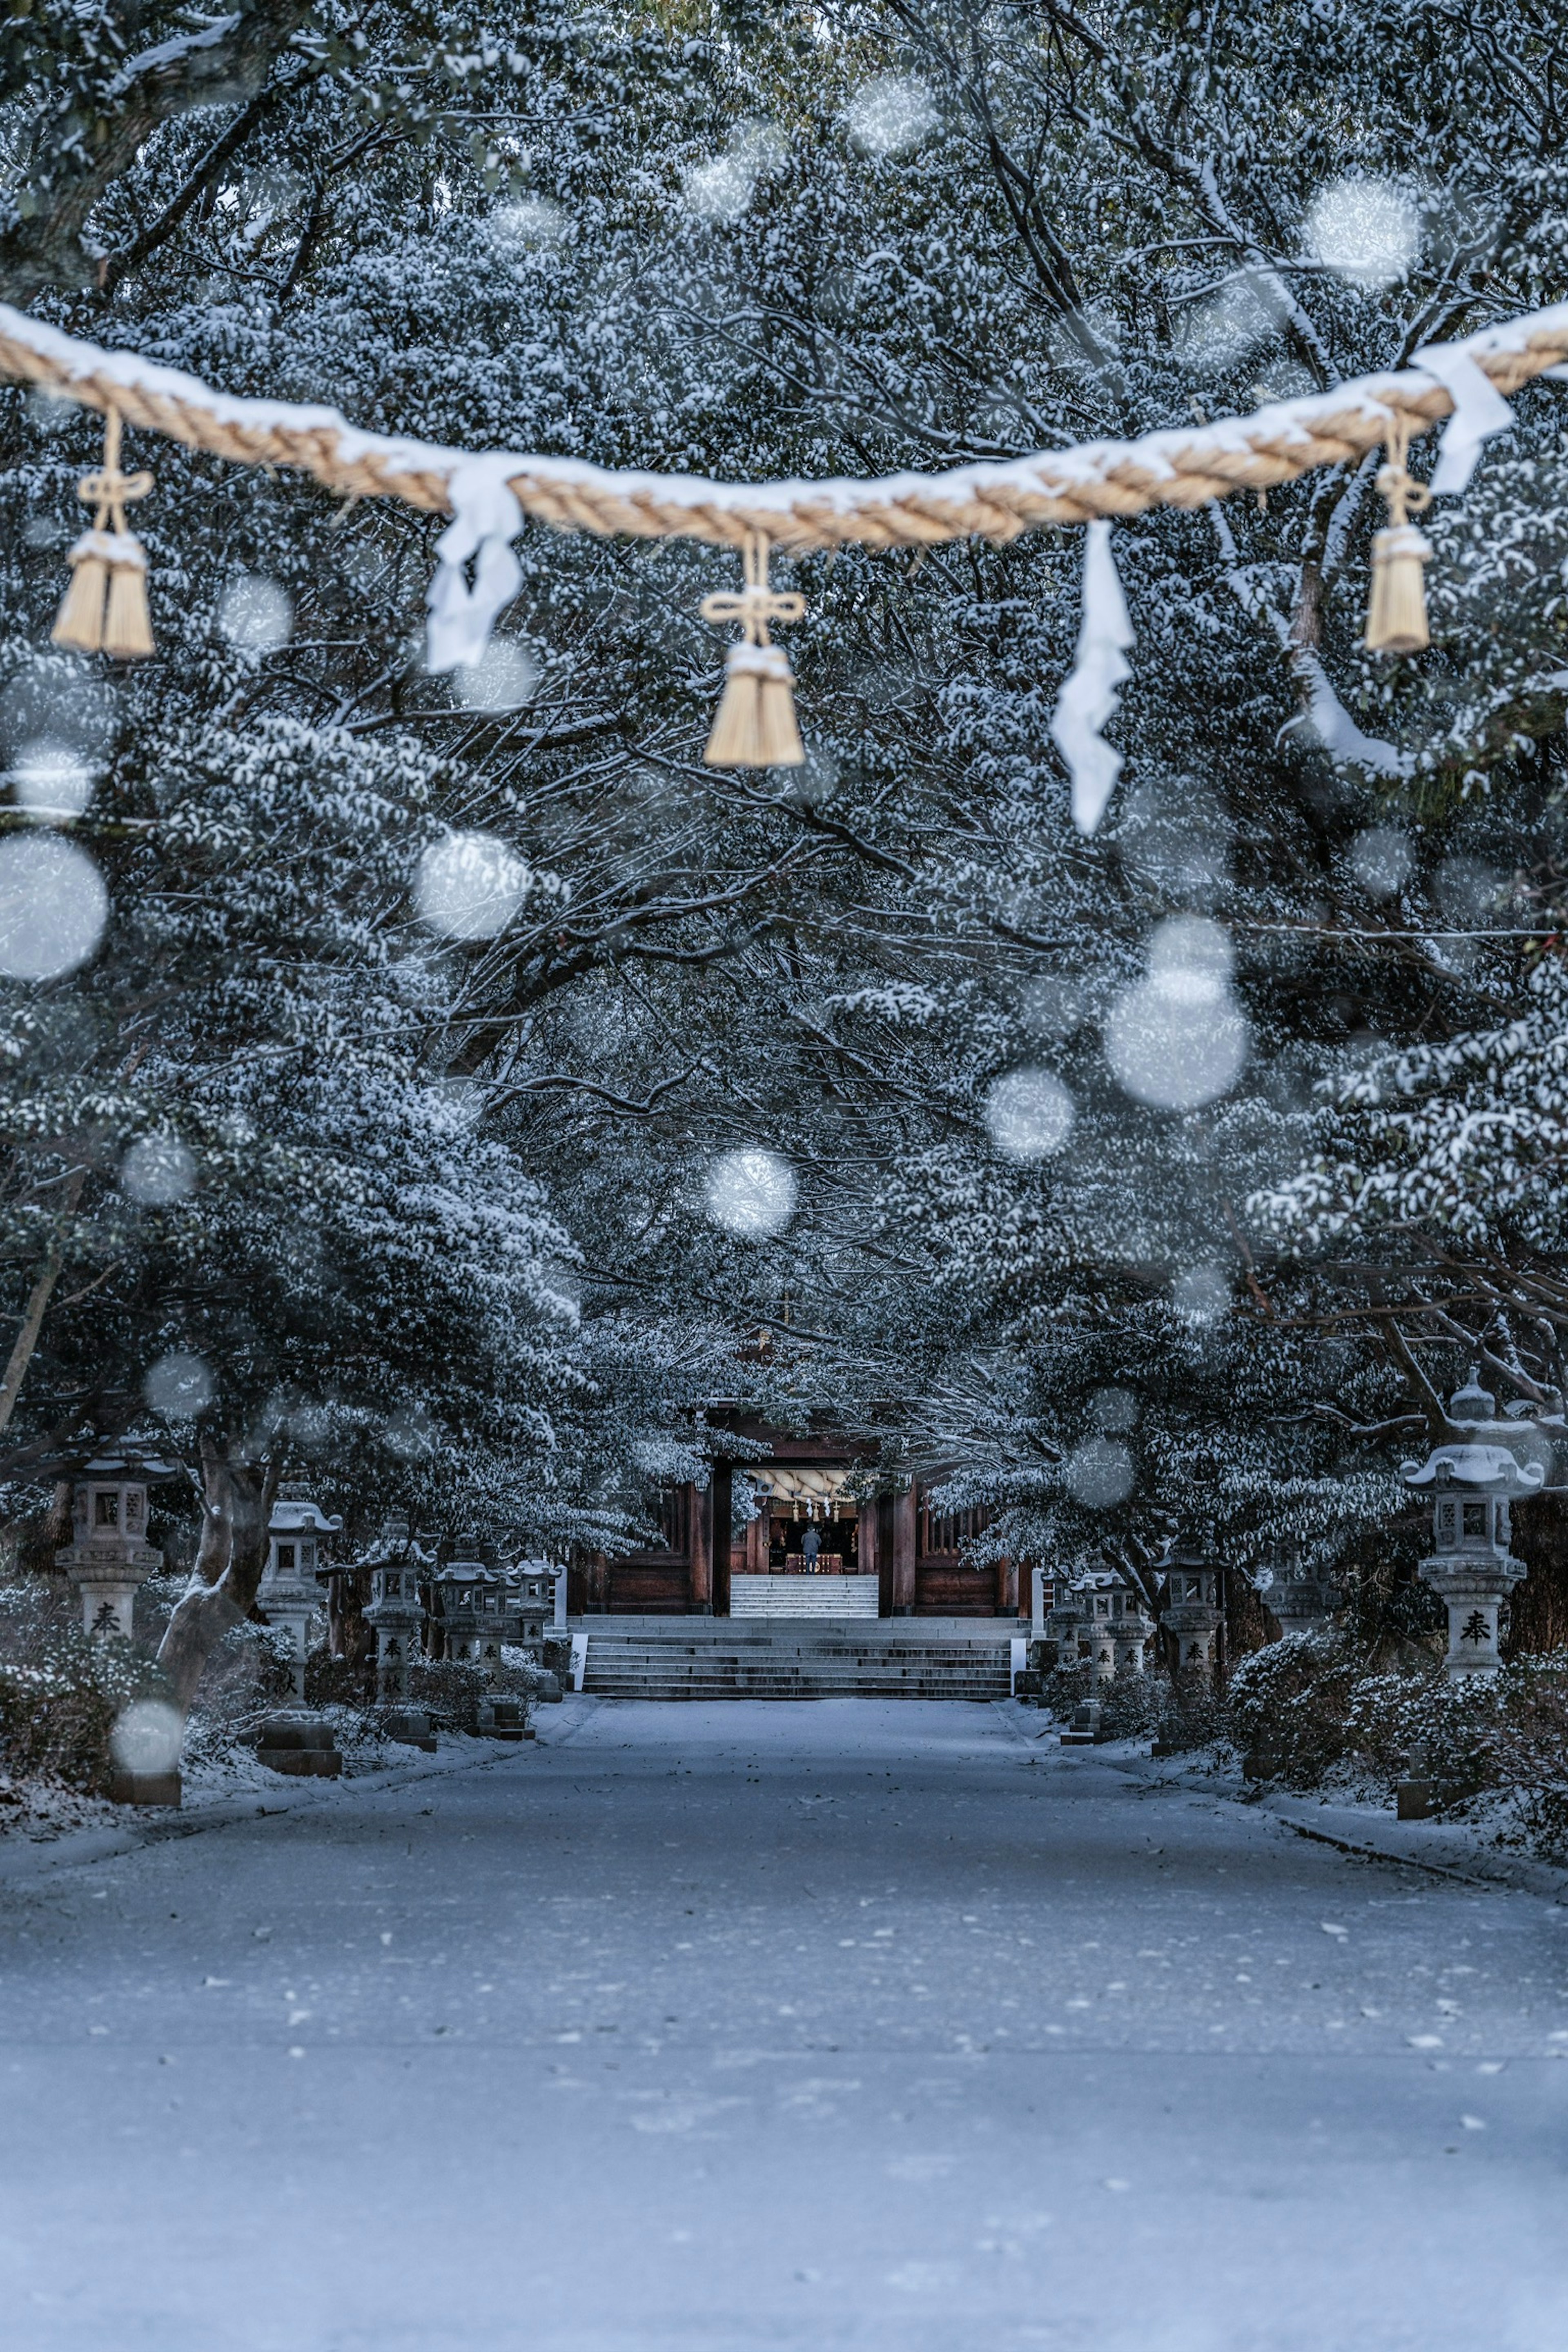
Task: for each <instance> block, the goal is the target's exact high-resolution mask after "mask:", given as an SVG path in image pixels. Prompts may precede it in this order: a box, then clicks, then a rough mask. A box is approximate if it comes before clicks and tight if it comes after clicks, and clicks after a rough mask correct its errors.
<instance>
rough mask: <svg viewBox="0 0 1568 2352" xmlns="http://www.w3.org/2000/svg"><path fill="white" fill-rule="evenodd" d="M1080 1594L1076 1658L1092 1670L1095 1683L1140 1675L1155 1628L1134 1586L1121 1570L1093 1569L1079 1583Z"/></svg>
mask: <svg viewBox="0 0 1568 2352" xmlns="http://www.w3.org/2000/svg"><path fill="white" fill-rule="evenodd" d="M1079 1599H1080V1601H1081V1604H1082V1607H1083V1610H1084V1612H1085V1614H1084V1620H1083V1625H1082V1629H1081V1631H1080V1633H1079V1655H1080V1656H1085V1657H1087V1659H1088V1661H1089V1664H1090V1665H1091V1666H1092V1667H1093V1669H1094V1678H1095V1681H1096V1682H1098V1683H1109V1682H1113V1681H1114V1680H1115V1678H1116V1676H1117V1675H1125V1674H1133V1675H1140V1674H1142V1671H1143V1652H1144V1650H1145V1648H1146V1646H1147V1645H1148V1643H1149V1642H1150V1640H1151V1638H1152V1634H1153V1632H1154V1627H1153V1624H1152V1621H1151V1619H1150V1618H1149V1617H1148V1616H1147V1615H1146V1614H1145V1613H1144V1609H1143V1596H1142V1593H1141V1592H1140V1591H1139V1590H1138V1588H1137V1587H1136V1585H1134V1584H1133V1583H1132V1582H1131V1579H1130V1578H1128V1577H1127V1576H1126V1575H1125V1574H1124V1573H1123V1572H1122V1571H1121V1570H1120V1569H1096V1570H1094V1571H1093V1572H1092V1573H1091V1574H1089V1576H1086V1577H1083V1578H1081V1579H1080V1580H1079Z"/></svg>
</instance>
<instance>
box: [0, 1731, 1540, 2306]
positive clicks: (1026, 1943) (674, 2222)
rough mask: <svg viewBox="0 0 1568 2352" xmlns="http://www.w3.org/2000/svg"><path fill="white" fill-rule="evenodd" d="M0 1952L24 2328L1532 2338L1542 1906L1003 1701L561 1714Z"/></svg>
mask: <svg viewBox="0 0 1568 2352" xmlns="http://www.w3.org/2000/svg"><path fill="white" fill-rule="evenodd" d="M0 1987H3V1994H4V2006H3V2010H0V2017H3V2021H4V2042H5V2047H4V2050H3V2051H0V2078H3V2082H4V2092H5V2095H4V2098H3V2100H0V2116H3V2118H4V2128H3V2130H0V2317H3V2319H4V2340H5V2344H6V2346H7V2347H9V2352H87V2348H88V2347H91V2352H109V2347H114V2352H470V2347H472V2352H479V2347H483V2348H484V2352H524V2347H526V2352H677V2347H679V2352H751V2347H770V2352H773V2348H774V2347H802V2352H805V2347H811V2352H832V2347H854V2352H982V2347H984V2352H1015V2347H1018V2352H1022V2348H1023V2347H1047V2352H1352V2347H1353V2352H1415V2347H1420V2352H1538V2347H1539V2348H1540V2352H1546V2347H1553V2352H1555V2348H1556V2347H1561V2346H1562V2345H1563V2343H1564V2342H1568V2231H1564V2230H1563V2214H1564V2210H1565V2206H1564V2194H1565V2183H1564V2177H1563V2176H1564V2162H1563V2158H1564V2148H1565V2146H1568V2140H1565V2135H1564V2124H1565V2121H1568V2113H1565V2110H1568V2066H1564V2065H1563V2063H1561V2059H1562V2057H1563V2053H1568V1911H1564V1910H1563V1909H1560V1908H1557V1907H1555V1906H1552V1904H1550V1903H1549V1902H1547V1901H1544V1900H1542V1899H1541V1898H1540V1897H1538V1896H1535V1895H1528V1894H1523V1893H1517V1892H1510V1891H1506V1890H1501V1889H1498V1890H1494V1889H1491V1888H1484V1889H1483V1888H1477V1887H1472V1886H1468V1885H1461V1884H1456V1883H1453V1882H1450V1881H1444V1880H1439V1879H1434V1878H1431V1877H1429V1876H1426V1875H1425V1874H1420V1873H1417V1872H1415V1871H1413V1870H1405V1869H1401V1868H1398V1867H1395V1866H1393V1865H1384V1864H1368V1863H1364V1862H1357V1861H1353V1860H1350V1859H1347V1858H1346V1857H1344V1856H1342V1855H1341V1854H1339V1853H1335V1852H1334V1851H1333V1850H1332V1849H1331V1848H1328V1847H1325V1846H1322V1845H1319V1844H1313V1843H1308V1842H1306V1841H1304V1840H1302V1839H1300V1838H1298V1837H1296V1836H1294V1835H1293V1834H1292V1833H1291V1832H1289V1830H1287V1829H1286V1828H1284V1827H1282V1826H1281V1825H1280V1824H1279V1822H1273V1821H1270V1820H1268V1818H1266V1817H1264V1816H1262V1815H1259V1814H1258V1813H1254V1812H1248V1811H1245V1810H1243V1809H1242V1808H1240V1807H1237V1806H1236V1805H1234V1804H1229V1803H1226V1802H1223V1801H1217V1800H1215V1799H1212V1798H1209V1797H1206V1796H1205V1795H1202V1794H1200V1793H1197V1792H1194V1790H1191V1789H1183V1788H1171V1787H1165V1786H1160V1785H1157V1784H1152V1783H1148V1782H1138V1781H1133V1780H1130V1779H1129V1778H1128V1777H1127V1776H1125V1775H1123V1774H1121V1773H1120V1772H1118V1771H1117V1770H1116V1769H1115V1768H1114V1766H1113V1765H1112V1764H1111V1763H1110V1762H1108V1761H1107V1760H1106V1759H1104V1758H1103V1757H1101V1756H1099V1755H1096V1754H1095V1753H1093V1752H1092V1751H1078V1752H1068V1753H1062V1752H1061V1751H1059V1750H1058V1749H1056V1748H1054V1747H1052V1748H1049V1750H1048V1752H1046V1753H1041V1752H1039V1751H1038V1750H1031V1748H1030V1747H1029V1746H1028V1744H1027V1743H1026V1742H1025V1741H1023V1740H1022V1739H1021V1738H1019V1737H1018V1735H1017V1734H1016V1731H1015V1730H1014V1729H1013V1728H1012V1727H1011V1726H1010V1724H1009V1721H1008V1720H1007V1716H1006V1713H1005V1710H1001V1709H997V1708H990V1707H984V1706H960V1705H952V1706H933V1705H922V1704H918V1703H912V1702H877V1701H864V1700H861V1701H855V1700H847V1701H833V1702H826V1703H818V1704H816V1705H769V1704H765V1703H759V1702H747V1703H734V1704H729V1705H722V1706H651V1705H646V1704H642V1703H637V1702H611V1701H595V1700H581V1699H574V1700H568V1702H567V1703H566V1704H565V1705H564V1706H562V1707H561V1708H558V1709H551V1710H548V1711H547V1712H546V1715H545V1717H544V1721H543V1727H542V1738H541V1740H540V1742H539V1743H538V1745H537V1746H536V1747H531V1748H525V1749H523V1750H521V1751H516V1752H513V1753H510V1754H508V1755H505V1756H504V1757H502V1758H500V1759H496V1758H494V1757H493V1756H492V1757H490V1758H489V1759H487V1760H483V1761H480V1762H478V1763H476V1764H475V1765H474V1767H473V1768H472V1769H467V1770H461V1771H458V1772H455V1773H445V1774H442V1775H440V1776H438V1777H433V1778H429V1779H417V1778H416V1779H411V1780H409V1781H407V1782H406V1783H405V1785H403V1786H401V1787H397V1788H390V1789H389V1788H377V1789H356V1788H355V1786H354V1785H353V1784H352V1783H350V1784H345V1785H342V1786H341V1787H339V1788H336V1789H334V1790H331V1792H330V1799H329V1800H328V1801H321V1802H320V1803H311V1804H308V1805H300V1806H298V1807H296V1808H295V1809H294V1810H291V1811H284V1812H281V1813H277V1814H268V1815H267V1816H265V1817H255V1816H251V1817H248V1818H246V1819H244V1820H242V1821H239V1822H233V1823H231V1824H229V1825H227V1826H216V1827H213V1828H209V1829H206V1830H204V1831H202V1832H199V1833H197V1834H195V1835H192V1836H188V1837H181V1838H177V1839H171V1840H166V1841H163V1842H159V1843H152V1844H149V1845H147V1846H145V1847H144V1848H142V1850H140V1851H135V1852H132V1853H126V1854H122V1855H121V1856H120V1857H118V1858H116V1859H112V1860H108V1861H104V1860H99V1861H92V1862H82V1863H76V1864H71V1863H68V1862H67V1863H63V1864H58V1865H57V1866H56V1867H53V1868H51V1869H48V1870H47V1871H41V1872H40V1873H39V1874H35V1875H34V1876H33V1877H31V1878H30V1879H29V1880H28V1881H27V1882H26V1884H24V1885H17V1884H16V1883H15V1882H12V1883H8V1884H6V1885H5V1886H3V1887H0Z"/></svg>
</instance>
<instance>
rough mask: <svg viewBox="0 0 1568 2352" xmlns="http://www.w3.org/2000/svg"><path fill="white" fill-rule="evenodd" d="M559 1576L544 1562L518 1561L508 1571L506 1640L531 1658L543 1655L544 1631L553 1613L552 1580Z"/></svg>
mask: <svg viewBox="0 0 1568 2352" xmlns="http://www.w3.org/2000/svg"><path fill="white" fill-rule="evenodd" d="M560 1573H561V1570H559V1569H557V1568H556V1566H555V1564H554V1562H553V1561H552V1560H548V1559H520V1560H519V1561H518V1563H517V1565H516V1567H515V1568H514V1569H513V1570H512V1571H511V1576H510V1600H509V1606H508V1613H509V1616H510V1626H511V1630H510V1632H509V1633H508V1634H507V1636H506V1638H507V1640H508V1641H509V1642H513V1643H516V1644H517V1646H518V1647H519V1648H520V1649H523V1650H527V1651H528V1652H529V1654H530V1655H531V1656H532V1657H535V1658H539V1657H542V1656H543V1654H544V1628H545V1625H546V1623H547V1622H548V1621H549V1620H550V1619H551V1617H552V1614H553V1612H554V1608H555V1580H556V1578H557V1577H558V1576H559V1575H560Z"/></svg>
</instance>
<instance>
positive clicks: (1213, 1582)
mask: <svg viewBox="0 0 1568 2352" xmlns="http://www.w3.org/2000/svg"><path fill="white" fill-rule="evenodd" d="M1160 1622H1161V1623H1162V1624H1163V1626H1164V1627H1165V1629H1166V1631H1167V1632H1168V1633H1171V1634H1172V1635H1173V1637H1174V1640H1175V1644H1176V1660H1177V1671H1178V1673H1180V1674H1207V1675H1212V1674H1213V1673H1214V1671H1215V1666H1216V1665H1217V1664H1218V1659H1219V1635H1220V1628H1221V1626H1222V1625H1223V1624H1224V1623H1225V1611H1224V1610H1223V1608H1222V1607H1221V1606H1220V1599H1219V1568H1218V1566H1217V1564H1216V1563H1215V1561H1214V1560H1211V1559H1205V1557H1204V1555H1203V1553H1202V1552H1200V1551H1196V1550H1187V1551H1177V1552H1173V1553H1172V1555H1171V1558H1170V1559H1169V1561H1168V1562H1167V1563H1166V1570H1165V1605H1164V1607H1163V1609H1162V1610H1161V1612H1160Z"/></svg>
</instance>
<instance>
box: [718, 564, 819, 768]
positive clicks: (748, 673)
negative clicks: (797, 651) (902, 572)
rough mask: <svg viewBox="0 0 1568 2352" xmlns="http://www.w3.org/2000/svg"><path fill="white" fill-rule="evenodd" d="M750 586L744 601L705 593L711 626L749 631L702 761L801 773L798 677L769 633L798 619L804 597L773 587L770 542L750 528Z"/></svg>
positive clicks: (733, 660) (728, 667)
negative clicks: (735, 624) (725, 624)
mask: <svg viewBox="0 0 1568 2352" xmlns="http://www.w3.org/2000/svg"><path fill="white" fill-rule="evenodd" d="M743 552H744V557H745V565H746V584H745V587H744V588H743V589H742V592H741V593H740V594H739V595H738V596H732V595H729V594H720V595H716V596H704V598H703V599H702V617H703V619H704V620H705V621H739V622H740V624H741V625H742V628H743V629H744V630H745V632H746V634H745V636H744V638H743V639H742V642H741V643H740V644H739V645H738V646H731V648H730V651H729V653H728V655H727V656H726V657H725V662H724V672H725V675H724V691H723V694H722V696H721V698H720V702H719V708H718V709H717V711H716V712H715V713H714V716H713V731H712V733H711V734H710V737H709V738H708V749H707V750H706V751H704V752H703V754H702V757H703V759H704V760H705V761H706V762H707V764H708V765H709V767H710V768H798V767H800V766H801V765H802V764H803V763H804V761H805V750H804V749H803V747H802V744H801V740H800V729H799V727H798V726H797V725H796V723H795V672H794V671H793V670H792V669H791V667H790V666H789V660H788V657H787V656H786V655H785V654H784V649H783V647H782V646H775V645H774V644H773V642H772V640H771V638H770V637H769V635H768V623H769V622H770V621H798V620H801V619H802V618H804V616H805V597H804V596H797V595H795V594H794V593H783V594H778V595H775V594H774V593H773V591H772V590H771V589H770V588H769V586H768V541H767V538H766V535H765V534H764V533H763V532H762V531H760V530H754V531H748V532H747V533H746V538H745V542H744V550H743Z"/></svg>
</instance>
